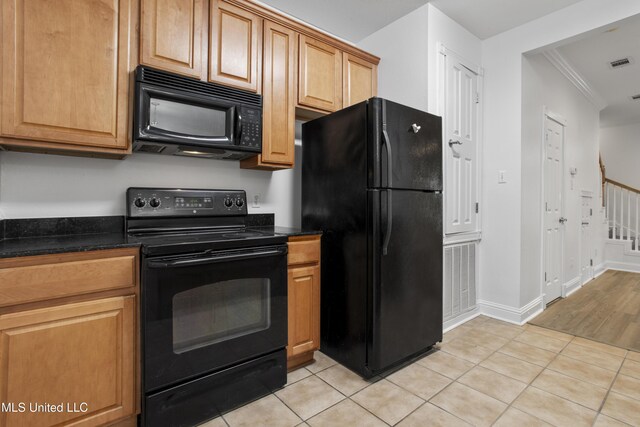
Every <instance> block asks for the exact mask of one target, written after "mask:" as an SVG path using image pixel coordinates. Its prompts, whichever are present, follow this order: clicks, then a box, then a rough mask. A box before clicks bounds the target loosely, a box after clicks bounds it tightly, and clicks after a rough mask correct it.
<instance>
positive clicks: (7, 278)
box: [0, 249, 138, 307]
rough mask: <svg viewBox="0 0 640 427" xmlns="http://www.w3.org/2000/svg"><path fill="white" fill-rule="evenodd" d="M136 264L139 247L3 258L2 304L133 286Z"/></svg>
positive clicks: (0, 287) (1, 275)
mask: <svg viewBox="0 0 640 427" xmlns="http://www.w3.org/2000/svg"><path fill="white" fill-rule="evenodd" d="M137 265H138V255H137V249H135V250H132V249H127V250H105V251H96V252H87V253H71V254H63V255H44V256H37V257H25V258H14V259H9V260H2V262H1V263H0V307H3V306H11V305H17V304H25V303H29V302H34V301H42V300H47V299H51V298H61V297H67V296H73V295H80V294H86V293H91V292H97V291H106V290H112V289H120V288H129V287H134V286H135V284H136V271H137Z"/></svg>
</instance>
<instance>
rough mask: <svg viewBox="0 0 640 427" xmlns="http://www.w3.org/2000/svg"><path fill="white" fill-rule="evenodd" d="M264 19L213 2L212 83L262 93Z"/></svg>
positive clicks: (210, 52)
mask: <svg viewBox="0 0 640 427" xmlns="http://www.w3.org/2000/svg"><path fill="white" fill-rule="evenodd" d="M261 52H262V19H261V18H260V17H259V16H257V15H255V14H253V13H251V12H249V11H247V10H245V9H242V8H239V7H236V6H233V5H231V4H228V3H226V2H224V1H221V0H211V23H210V30H209V81H212V82H216V83H222V84H225V85H229V86H234V87H237V88H240V89H245V90H249V91H252V92H257V93H260V83H261V75H260V74H261V73H260V71H261V60H262V59H261Z"/></svg>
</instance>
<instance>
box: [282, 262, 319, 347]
mask: <svg viewBox="0 0 640 427" xmlns="http://www.w3.org/2000/svg"><path fill="white" fill-rule="evenodd" d="M288 309H289V344H288V346H287V357H292V356H296V355H298V354H302V353H307V352H310V351H314V350H317V349H318V348H320V267H319V266H317V265H315V266H312V267H294V268H289V307H288Z"/></svg>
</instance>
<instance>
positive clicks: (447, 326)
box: [442, 306, 482, 333]
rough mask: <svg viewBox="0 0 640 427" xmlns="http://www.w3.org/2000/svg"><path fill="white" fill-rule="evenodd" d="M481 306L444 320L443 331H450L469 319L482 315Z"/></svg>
mask: <svg viewBox="0 0 640 427" xmlns="http://www.w3.org/2000/svg"><path fill="white" fill-rule="evenodd" d="M481 314H482V313H480V308H479V307H477V306H476V308H474V309H473V310H470V311H467V312H465V313H462V314H461V315H459V316H456V317H454V318H453V319H449V320H447V321H445V322H442V332H443V333H445V332H449V331H450V330H451V329H453V328H455V327H458V326H460V325H462V324H463V323H466V322H468V321H469V320H471V319H473V318H475V317H478V316H480V315H481Z"/></svg>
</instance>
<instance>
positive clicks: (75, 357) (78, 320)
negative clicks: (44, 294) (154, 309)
mask: <svg viewBox="0 0 640 427" xmlns="http://www.w3.org/2000/svg"><path fill="white" fill-rule="evenodd" d="M134 328H135V297H134V296H128V297H116V298H106V299H101V300H96V301H89V302H82V303H76V304H68V305H62V306H57V307H50V308H43V309H38V310H31V311H24V312H18V313H12V314H6V315H2V316H0V384H2V387H0V402H16V405H17V404H18V402H25V403H26V405H27V408H26V411H24V412H22V413H19V412H18V413H11V412H4V411H3V412H0V425H2V426H7V427H9V426H35V425H39V426H49V425H61V424H65V425H66V424H71V423H75V424H73V425H74V426H95V425H102V424H104V423H107V422H110V421H114V420H118V419H121V418H124V417H127V416H131V415H133V414H134V413H135V410H136V409H135V408H136V404H135V402H136V391H135V384H136V381H135V375H136V369H135V361H136V360H137V358H136V356H135V330H134ZM29 402H38V403H45V402H47V403H52V404H53V403H55V404H59V403H62V404H63V405H64V408H63V411H62V412H32V411H30V410H29V408H28V405H29ZM74 405H75V406H74ZM74 408H75V409H76V410H78V411H79V412H72V410H73V409H74ZM83 410H84V412H82V411H83Z"/></svg>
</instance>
